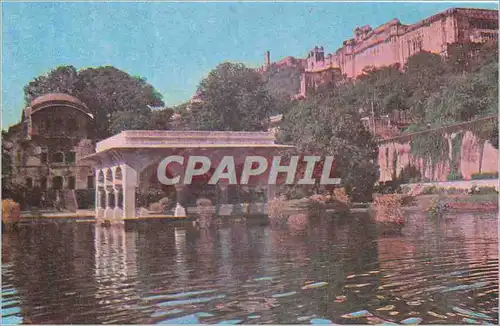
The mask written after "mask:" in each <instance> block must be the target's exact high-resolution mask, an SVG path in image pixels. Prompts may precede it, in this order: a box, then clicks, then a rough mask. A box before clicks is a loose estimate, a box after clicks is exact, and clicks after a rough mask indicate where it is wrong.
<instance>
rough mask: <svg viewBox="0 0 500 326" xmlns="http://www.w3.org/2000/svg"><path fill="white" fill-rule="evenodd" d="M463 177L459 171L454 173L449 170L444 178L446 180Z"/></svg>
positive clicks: (461, 178)
mask: <svg viewBox="0 0 500 326" xmlns="http://www.w3.org/2000/svg"><path fill="white" fill-rule="evenodd" d="M463 179H464V177H463V176H462V175H461V174H460V173H458V174H455V172H451V173H450V174H448V176H447V177H446V180H448V181H455V180H463Z"/></svg>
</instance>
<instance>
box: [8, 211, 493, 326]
mask: <svg viewBox="0 0 500 326" xmlns="http://www.w3.org/2000/svg"><path fill="white" fill-rule="evenodd" d="M497 230H498V228H497V218H496V214H494V213H493V214H490V215H487V214H481V215H478V216H475V215H471V214H464V215H456V216H447V217H446V218H445V219H444V220H443V221H441V222H440V223H436V222H432V221H429V220H428V219H427V217H426V216H424V215H419V214H417V213H412V214H411V215H410V216H409V217H408V223H407V225H406V226H405V228H404V229H403V234H402V235H400V236H378V235H377V233H376V232H375V229H374V227H373V225H372V224H370V223H369V222H368V219H367V218H366V216H363V215H359V216H357V217H352V218H344V219H338V220H334V221H325V220H323V221H316V222H310V223H309V224H308V225H307V226H306V227H305V228H303V229H297V228H291V227H288V226H283V227H271V226H245V225H243V224H233V225H231V226H230V227H218V228H216V229H213V230H211V231H208V232H206V231H198V230H196V229H194V228H193V227H191V226H183V227H174V226H173V225H171V224H154V225H153V224H150V225H141V226H138V227H135V229H129V228H127V229H124V228H123V227H121V228H120V227H113V228H101V227H97V226H95V225H94V224H83V223H75V224H61V225H59V226H56V225H38V226H33V227H30V228H29V229H27V230H24V231H22V232H20V233H17V234H16V233H4V234H3V237H2V259H3V262H2V264H3V265H2V323H22V322H24V323H36V324H41V323H52V324H56V323H65V324H67V323H92V324H100V323H115V324H118V323H177V324H178V323H229V324H236V323H245V324H262V323H275V324H277V323H288V324H291V323H300V324H310V323H329V322H332V323H338V324H353V323H360V324H366V323H383V322H395V323H413V322H421V323H436V324H465V323H491V324H498V234H497ZM353 312H355V314H351V315H349V314H350V313H353Z"/></svg>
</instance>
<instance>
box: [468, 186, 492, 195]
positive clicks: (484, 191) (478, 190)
mask: <svg viewBox="0 0 500 326" xmlns="http://www.w3.org/2000/svg"><path fill="white" fill-rule="evenodd" d="M469 194H471V195H488V194H498V191H497V190H496V189H495V187H478V186H476V185H474V186H472V187H471V188H470V190H469Z"/></svg>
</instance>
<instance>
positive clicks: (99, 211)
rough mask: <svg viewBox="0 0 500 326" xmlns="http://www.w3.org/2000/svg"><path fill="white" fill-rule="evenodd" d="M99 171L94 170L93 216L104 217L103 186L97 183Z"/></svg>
mask: <svg viewBox="0 0 500 326" xmlns="http://www.w3.org/2000/svg"><path fill="white" fill-rule="evenodd" d="M100 173H101V170H100V169H95V216H96V218H99V217H104V208H105V206H104V205H105V203H104V202H103V200H102V192H103V188H102V187H103V186H104V185H103V184H101V183H100V182H99V174H100Z"/></svg>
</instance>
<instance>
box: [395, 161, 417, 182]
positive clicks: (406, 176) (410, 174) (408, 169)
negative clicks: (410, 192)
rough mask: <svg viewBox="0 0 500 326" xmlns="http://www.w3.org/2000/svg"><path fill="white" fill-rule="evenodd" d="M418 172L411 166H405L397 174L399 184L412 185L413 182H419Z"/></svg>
mask: <svg viewBox="0 0 500 326" xmlns="http://www.w3.org/2000/svg"><path fill="white" fill-rule="evenodd" d="M420 177H421V175H420V171H419V170H418V169H417V168H416V167H415V166H412V165H406V166H405V167H404V168H403V169H402V170H401V172H400V173H399V178H398V179H399V180H400V181H401V183H413V181H417V182H418V180H420Z"/></svg>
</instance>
